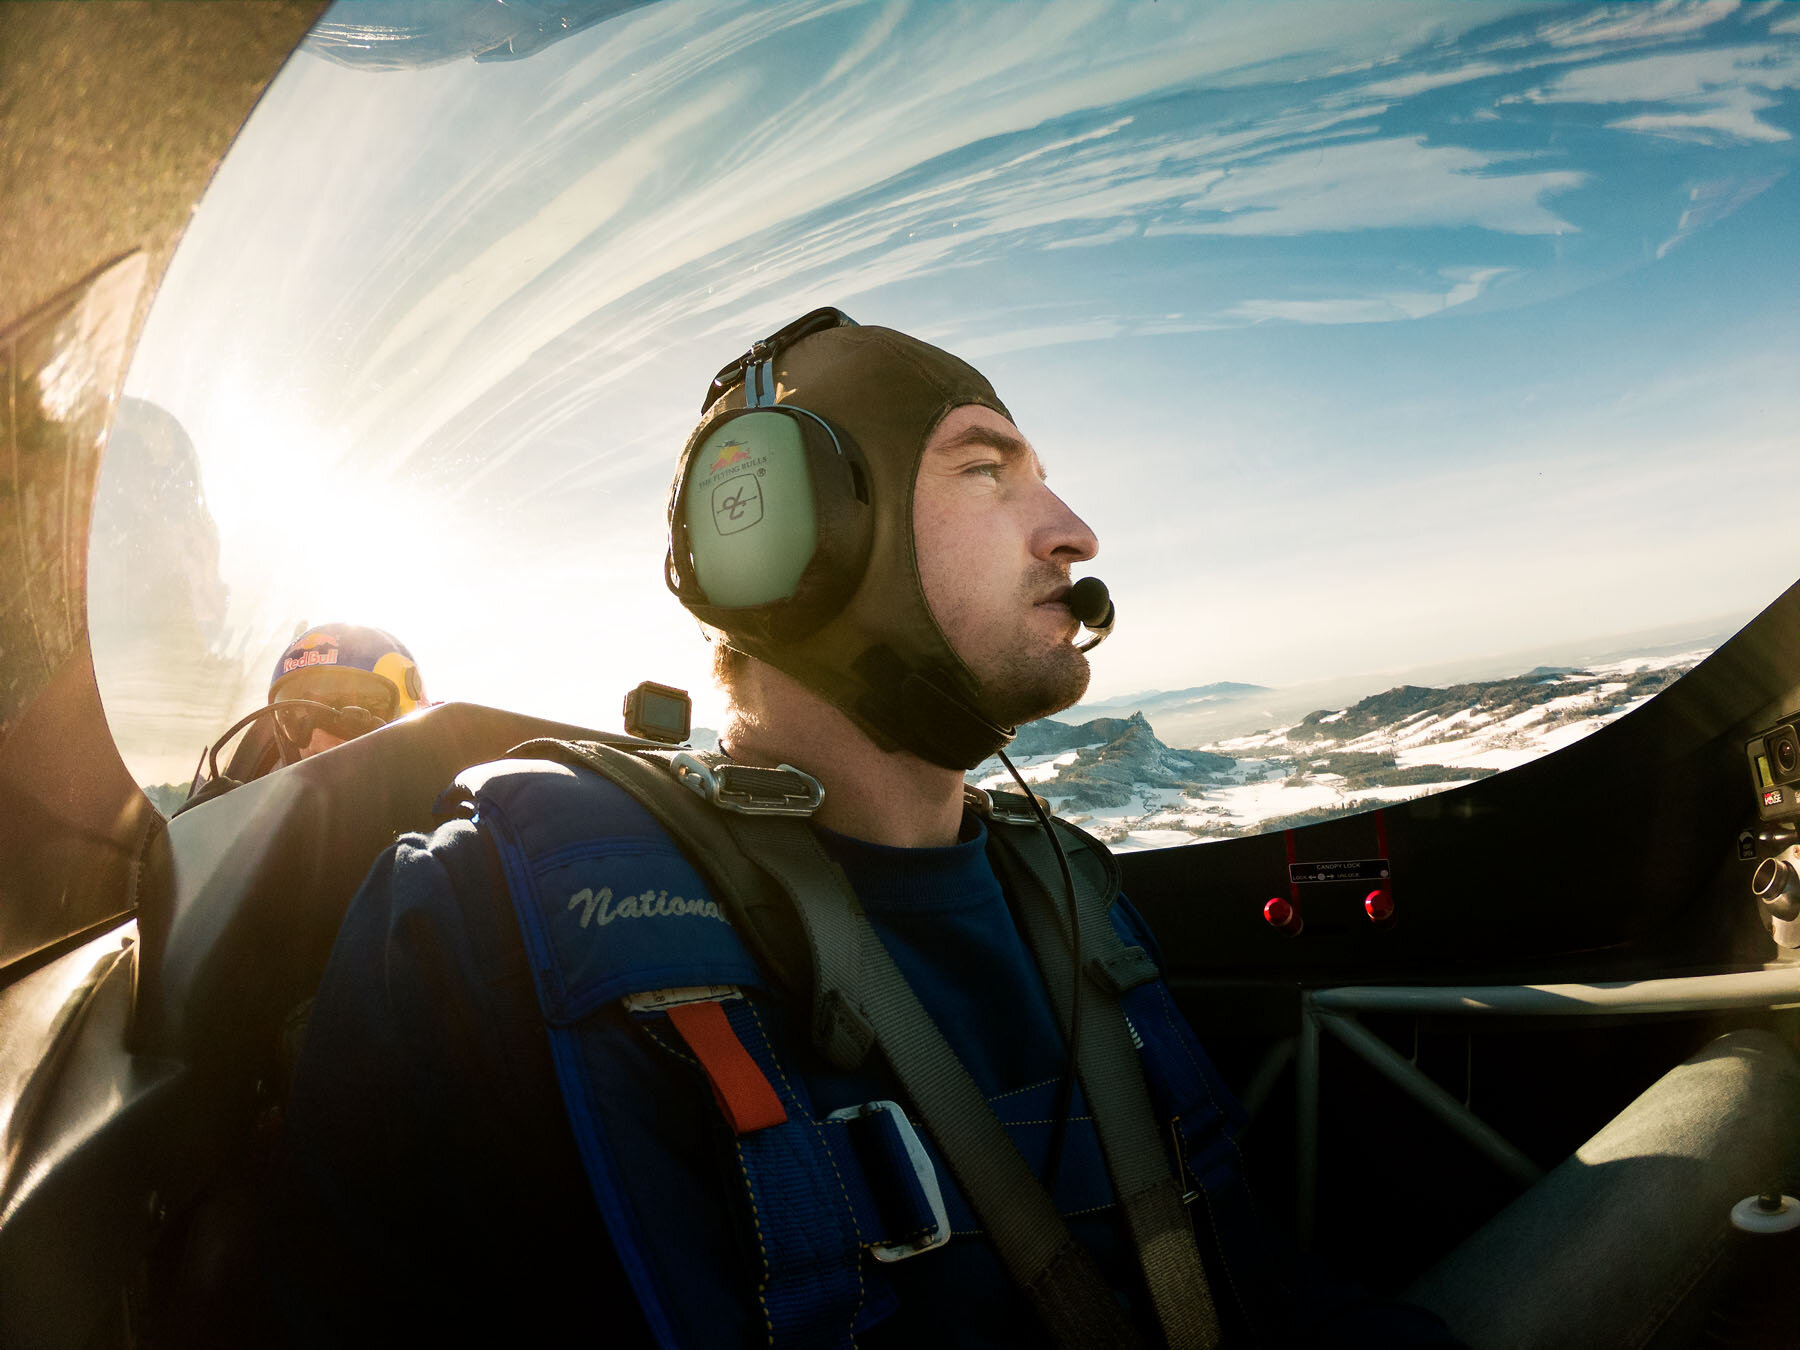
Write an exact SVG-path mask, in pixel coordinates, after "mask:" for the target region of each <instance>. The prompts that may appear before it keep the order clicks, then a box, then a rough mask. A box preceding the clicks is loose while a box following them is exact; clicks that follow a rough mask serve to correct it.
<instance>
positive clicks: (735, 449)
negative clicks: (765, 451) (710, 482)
mask: <svg viewBox="0 0 1800 1350" xmlns="http://www.w3.org/2000/svg"><path fill="white" fill-rule="evenodd" d="M749 458H750V452H749V451H748V450H746V449H745V448H744V443H743V442H742V441H726V442H725V444H723V445H721V446H720V447H719V454H718V457H717V458H716V459H714V460H713V462H712V468H710V469H708V470H707V471H706V472H707V476H708V477H710V476H712V475H713V474H715V473H720V472H723V471H724V470H726V469H729V468H730V467H731V466H732V465H733V464H742V463H743V462H744V461H745V460H747V459H749Z"/></svg>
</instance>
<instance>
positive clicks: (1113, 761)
mask: <svg viewBox="0 0 1800 1350" xmlns="http://www.w3.org/2000/svg"><path fill="white" fill-rule="evenodd" d="M1706 655H1707V652H1706V650H1704V649H1701V650H1693V651H1686V652H1680V653H1676V654H1673V655H1657V656H1643V657H1633V658H1627V659H1624V660H1619V661H1613V662H1608V663H1605V664H1601V665H1593V666H1588V667H1585V668H1582V669H1578V670H1576V669H1562V668H1547V667H1540V668H1538V669H1536V670H1532V671H1530V672H1528V673H1526V674H1524V675H1519V676H1515V677H1512V678H1509V679H1502V680H1487V681H1481V682H1475V683H1466V684H1454V685H1449V686H1447V687H1442V688H1428V687H1423V686H1419V685H1401V686H1398V687H1396V688H1393V689H1389V690H1387V691H1386V692H1384V693H1379V694H1373V695H1370V696H1369V697H1367V698H1364V699H1361V700H1359V701H1357V702H1355V703H1352V704H1350V705H1348V706H1346V707H1342V708H1335V709H1333V708H1325V709H1319V710H1317V711H1314V712H1310V713H1308V714H1306V715H1305V716H1304V717H1302V718H1300V719H1299V720H1298V721H1295V722H1292V723H1290V724H1288V725H1281V726H1270V727H1266V728H1263V729H1260V730H1257V731H1254V732H1249V733H1244V734H1235V735H1228V736H1224V737H1222V738H1220V739H1216V740H1212V741H1209V742H1207V743H1205V744H1199V745H1194V746H1192V747H1188V748H1178V747H1175V746H1171V745H1168V744H1166V743H1164V742H1163V741H1162V740H1161V739H1159V738H1158V736H1157V734H1156V731H1155V729H1154V728H1153V727H1152V725H1151V723H1150V721H1149V719H1148V718H1147V717H1146V716H1145V714H1144V713H1143V712H1142V711H1140V710H1135V709H1134V710H1133V711H1132V712H1131V714H1130V715H1129V716H1124V717H1102V718H1095V719H1092V720H1090V721H1086V722H1081V723H1065V722H1057V721H1054V720H1051V719H1045V720H1043V721H1040V722H1034V723H1032V724H1030V725H1028V726H1026V727H1023V728H1021V729H1020V732H1019V736H1018V739H1017V740H1016V741H1015V742H1014V745H1013V749H1012V751H1011V752H1010V754H1011V758H1012V760H1013V762H1014V763H1015V764H1016V765H1017V766H1018V768H1019V771H1020V773H1021V775H1022V776H1023V777H1024V778H1025V779H1026V780H1027V781H1028V782H1030V783H1031V784H1032V787H1033V790H1034V791H1036V792H1037V793H1039V794H1040V795H1041V796H1043V797H1044V798H1046V799H1047V800H1048V801H1049V802H1050V803H1051V805H1052V807H1053V808H1054V809H1055V810H1056V811H1057V812H1058V813H1059V814H1060V815H1063V816H1065V817H1067V818H1068V819H1070V820H1072V821H1074V822H1075V823H1077V824H1079V825H1081V826H1083V827H1084V828H1085V829H1087V830H1089V831H1090V832H1092V833H1093V834H1095V835H1096V836H1098V837H1099V838H1101V839H1104V840H1105V841H1106V842H1107V843H1109V844H1111V845H1112V846H1113V847H1114V848H1115V849H1120V850H1130V849H1145V848H1164V847H1167V846H1169V845H1172V844H1191V843H1196V842H1202V841H1205V840H1211V839H1229V838H1232V837H1234V836H1237V835H1243V834H1256V833H1260V832H1262V831H1265V830H1269V829H1274V828H1280V827H1283V826H1287V825H1297V824H1304V823H1310V822H1312V821H1315V820H1323V819H1326V818H1328V817H1331V816H1338V815H1346V814H1349V813H1350V812H1353V811H1359V810H1363V809H1365V808H1367V807H1369V806H1373V805H1376V804H1379V803H1385V802H1399V801H1406V800H1408V799H1410V798H1413V797H1420V796H1424V795H1426V794H1428V793H1433V792H1441V791H1443V790H1445V789H1446V788H1452V787H1458V786H1460V785H1462V784H1464V783H1471V782H1474V781H1475V780H1477V779H1479V778H1485V777H1487V776H1488V775H1490V774H1494V773H1499V772H1501V771H1502V770H1505V769H1510V768H1514V767H1516V766H1518V765H1520V764H1524V763H1526V762H1527V761H1529V760H1533V759H1536V758H1538V757H1539V756H1541V755H1546V754H1549V753H1551V752H1552V751H1555V750H1559V749H1561V748H1562V747H1564V746H1566V745H1570V744H1572V743H1573V742H1575V741H1578V740H1580V739H1581V738H1582V737H1583V736H1588V735H1591V734H1592V733H1593V732H1595V731H1597V730H1598V729H1599V728H1601V727H1603V726H1605V725H1606V724H1607V723H1608V722H1610V721H1613V720H1614V719H1616V718H1618V717H1622V716H1623V715H1624V714H1626V713H1628V712H1630V711H1631V710H1632V709H1633V708H1636V707H1638V706H1639V705H1640V704H1642V703H1643V702H1645V701H1646V700H1647V699H1649V698H1651V697H1652V696H1653V695H1655V694H1656V693H1657V692H1658V691H1659V690H1661V689H1663V688H1665V687H1666V686H1667V685H1669V684H1671V683H1673V682H1674V681H1675V680H1676V679H1678V678H1679V677H1680V676H1681V675H1683V674H1685V673H1686V672H1687V671H1688V670H1691V669H1692V668H1693V667H1694V666H1695V665H1696V664H1698V663H1699V662H1700V660H1701V659H1703V658H1704V657H1705V656H1706ZM1229 688H1230V689H1232V690H1234V691H1248V690H1251V689H1252V686H1230V687H1229ZM1190 692H1194V691H1190ZM1258 692H1260V693H1265V694H1266V693H1269V692H1272V691H1258ZM1171 697H1172V696H1166V695H1159V696H1148V697H1147V698H1146V700H1145V702H1146V703H1149V704H1150V705H1151V706H1153V707H1154V706H1155V705H1156V702H1157V700H1158V699H1159V698H1160V699H1162V700H1164V701H1165V703H1166V702H1167V701H1168V700H1169V699H1170V698H1171ZM1127 702H1128V700H1112V701H1111V706H1121V705H1123V704H1125V703H1127ZM969 778H970V781H972V782H974V783H977V784H979V785H980V786H982V787H988V788H1008V787H1013V783H1012V779H1011V776H1010V775H1009V774H1008V773H1007V772H1006V770H1005V768H1004V767H1003V766H1002V765H1001V764H1000V762H999V760H998V759H997V758H996V759H991V760H988V761H986V762H984V763H983V764H981V765H980V766H979V767H978V768H976V769H975V770H973V771H972V772H971V773H970V775H969Z"/></svg>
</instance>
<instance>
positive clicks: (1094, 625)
mask: <svg viewBox="0 0 1800 1350" xmlns="http://www.w3.org/2000/svg"><path fill="white" fill-rule="evenodd" d="M1063 603H1064V604H1066V605H1067V606H1068V607H1069V612H1070V613H1071V614H1073V615H1074V616H1075V618H1076V619H1077V620H1078V621H1079V622H1080V624H1081V626H1082V627H1083V628H1085V629H1087V630H1088V632H1089V633H1091V634H1092V635H1093V636H1091V637H1090V638H1088V640H1087V641H1086V642H1083V643H1081V644H1080V645H1079V646H1077V647H1076V648H1075V650H1076V651H1078V652H1087V651H1092V650H1093V649H1094V648H1095V647H1098V646H1099V645H1100V644H1101V643H1102V642H1105V641H1106V639H1107V638H1108V637H1110V636H1111V635H1112V630H1113V624H1114V623H1115V622H1116V621H1117V620H1118V617H1119V616H1118V612H1117V611H1116V610H1115V609H1114V608H1113V602H1112V597H1111V596H1110V595H1108V594H1107V592H1106V583H1105V582H1104V581H1102V580H1100V578H1099V577H1083V578H1082V579H1081V580H1080V581H1078V582H1076V583H1075V584H1074V585H1073V586H1071V587H1069V593H1068V594H1067V595H1065V596H1064V597H1063Z"/></svg>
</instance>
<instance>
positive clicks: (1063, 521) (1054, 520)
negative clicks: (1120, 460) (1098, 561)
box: [1036, 488, 1100, 563]
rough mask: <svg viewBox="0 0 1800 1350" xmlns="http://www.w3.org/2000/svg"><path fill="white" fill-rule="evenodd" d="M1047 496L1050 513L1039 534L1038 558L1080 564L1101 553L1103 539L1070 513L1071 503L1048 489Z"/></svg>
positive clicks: (1046, 490) (1079, 518)
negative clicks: (1101, 540)
mask: <svg viewBox="0 0 1800 1350" xmlns="http://www.w3.org/2000/svg"><path fill="white" fill-rule="evenodd" d="M1044 495H1045V497H1046V498H1048V499H1049V500H1048V511H1047V514H1046V518H1045V520H1044V523H1043V525H1042V526H1041V527H1040V529H1039V531H1038V537H1037V544H1038V547H1037V549H1036V552H1037V554H1038V556H1039V557H1042V558H1055V559H1057V560H1058V561H1061V562H1067V563H1078V562H1086V561H1087V560H1088V559H1089V558H1092V557H1093V556H1094V555H1095V554H1096V553H1098V552H1099V551H1100V540H1099V538H1098V537H1097V536H1096V535H1095V534H1094V532H1093V531H1092V530H1091V529H1089V528H1088V523H1087V522H1086V521H1085V520H1083V519H1082V518H1081V517H1080V516H1078V515H1076V514H1075V513H1074V512H1073V511H1071V510H1070V509H1069V506H1068V503H1067V502H1065V501H1063V499H1062V498H1061V497H1059V496H1057V495H1056V494H1055V493H1054V492H1052V491H1050V489H1049V488H1045V489H1044Z"/></svg>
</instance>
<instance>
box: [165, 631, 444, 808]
mask: <svg viewBox="0 0 1800 1350" xmlns="http://www.w3.org/2000/svg"><path fill="white" fill-rule="evenodd" d="M426 705H427V699H426V697H425V685H424V681H423V679H422V677H421V676H420V674H419V665H418V662H417V661H415V660H414V659H413V654H412V652H410V651H409V650H408V649H407V647H406V644H405V643H403V642H401V641H400V640H399V639H398V638H396V637H395V636H394V635H393V634H391V633H388V632H384V631H383V630H382V629H379V628H368V627H364V626H362V625H360V624H351V623H327V624H318V625H316V626H313V627H310V628H306V629H303V630H302V631H301V632H298V633H296V634H295V635H294V637H293V639H292V640H291V641H290V642H289V643H288V645H287V646H286V647H285V648H284V649H283V650H282V653H281V655H280V656H278V657H277V658H276V659H275V669H274V672H273V673H272V674H271V675H270V677H269V693H268V700H267V702H266V703H265V704H264V706H263V707H261V708H258V709H257V710H256V711H255V712H253V713H251V714H250V715H249V716H248V717H245V718H242V719H240V720H239V721H238V722H237V723H235V724H234V725H233V726H232V727H230V728H229V729H228V730H227V731H226V732H225V734H224V735H223V736H221V737H220V738H219V739H218V741H217V742H216V743H215V744H214V745H213V747H212V750H211V752H210V753H208V754H203V755H202V756H201V761H200V765H199V767H198V768H197V769H196V770H195V772H194V781H193V782H192V784H190V785H189V788H188V800H187V803H186V804H185V805H184V807H183V809H184V810H185V809H186V808H187V807H188V806H197V805H199V804H200V803H201V802H204V801H207V800H209V799H211V798H212V797H216V796H219V795H221V794H223V793H225V792H228V791H230V790H231V789H232V788H234V787H238V786H241V785H242V784H244V783H248V782H251V781H252V780H254V779H257V778H261V777H262V776H263V775H264V774H267V773H272V772H274V771H275V770H276V769H278V768H280V767H281V766H282V765H284V764H294V763H298V762H299V761H300V760H303V759H310V758H311V757H312V756H314V755H317V754H322V753H323V752H325V751H326V750H329V749H331V748H332V747H333V746H338V745H342V744H343V743H344V742H345V741H349V740H354V739H355V738H356V737H358V736H362V735H366V734H367V733H369V732H371V731H374V730H375V729H376V728H377V727H381V726H385V725H386V724H387V723H389V722H392V721H394V720H395V719H396V718H399V717H405V716H406V715H407V714H408V713H411V712H414V711H416V710H417V709H419V708H422V707H425V706H426ZM240 730H241V731H242V732H243V739H242V740H240V741H239V742H238V744H237V747H236V749H234V750H233V752H232V754H231V758H230V759H229V760H228V761H227V763H226V767H225V769H224V770H223V771H221V770H220V769H219V767H218V756H219V752H220V750H222V749H223V748H224V747H225V746H226V745H227V744H228V743H229V742H230V740H231V738H232V737H233V736H235V735H237V734H238V732H239V731H240Z"/></svg>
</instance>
